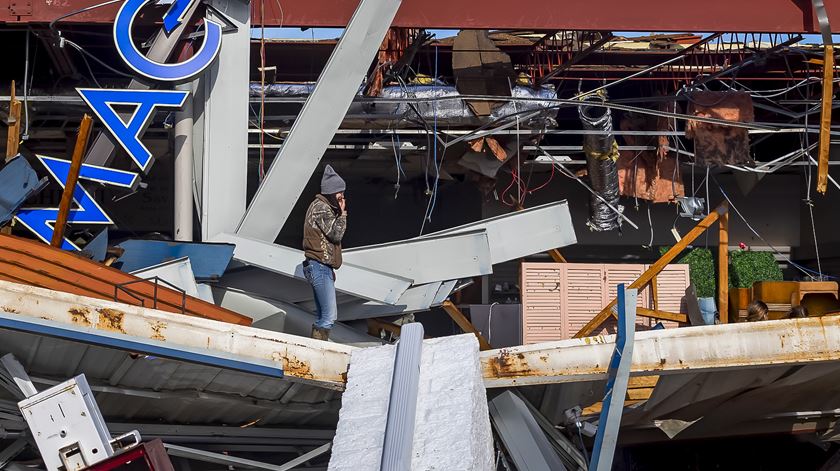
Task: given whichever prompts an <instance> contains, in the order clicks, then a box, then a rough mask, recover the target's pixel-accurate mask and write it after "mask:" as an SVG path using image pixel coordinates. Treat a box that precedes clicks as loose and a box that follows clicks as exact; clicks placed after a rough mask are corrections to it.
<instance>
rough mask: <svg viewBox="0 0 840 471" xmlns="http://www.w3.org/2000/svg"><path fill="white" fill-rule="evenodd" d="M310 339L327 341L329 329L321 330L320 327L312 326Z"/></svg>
mask: <svg viewBox="0 0 840 471" xmlns="http://www.w3.org/2000/svg"><path fill="white" fill-rule="evenodd" d="M312 338H313V339H315V340H325V341H326V340H329V339H330V329H322V328H320V327H316V326H315V325H313V326H312Z"/></svg>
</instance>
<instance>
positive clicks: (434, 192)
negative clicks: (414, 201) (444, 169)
mask: <svg viewBox="0 0 840 471" xmlns="http://www.w3.org/2000/svg"><path fill="white" fill-rule="evenodd" d="M438 49H439V48H438V47H437V46H435V69H434V70H435V72H434V73H435V78H434V83H435V91H437V78H438ZM437 103H438V102H437V101H435V102H434V106H433V113H434V123H433V132H434V136H435V139H436V140H437V135H438V107H437ZM437 148H438V146H437V142H435V143H434V145H433V146H432V156H433V158H434V161H433V165H434V169H435V180H434V184H433V185H432V190H431V193H432V194H431V195H430V198H429V203H428V204H427V205H426V213H425V214H424V215H423V223H422V224H421V225H420V235H423V230H424V229H425V228H426V222H431V221H432V213H433V212H434V211H435V204H436V203H437V194H438V183H440V167H441V166H442V165H443V158H444V156H445V155H446V148H447V146H444V147H443V154H442V155H441V159H440V164H438V158H437ZM428 173H429V170H428V166H427V167H426V175H427V177H426V178H427V179H428ZM426 188H427V191H428V181H427V183H426Z"/></svg>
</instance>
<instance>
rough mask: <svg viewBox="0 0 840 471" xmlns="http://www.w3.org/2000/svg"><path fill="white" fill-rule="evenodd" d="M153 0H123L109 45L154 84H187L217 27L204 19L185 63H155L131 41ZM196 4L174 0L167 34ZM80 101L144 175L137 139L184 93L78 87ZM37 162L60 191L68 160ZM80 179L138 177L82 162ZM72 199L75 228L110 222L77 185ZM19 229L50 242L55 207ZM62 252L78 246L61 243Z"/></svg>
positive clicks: (210, 54) (218, 33) (217, 36)
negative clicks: (126, 111) (127, 111)
mask: <svg viewBox="0 0 840 471" xmlns="http://www.w3.org/2000/svg"><path fill="white" fill-rule="evenodd" d="M153 1H156V0H126V1H125V3H123V5H122V7H121V8H120V10H119V12H118V13H117V17H116V19H115V21H114V44H115V46H116V48H117V52H119V54H120V57H122V59H123V60H124V61H125V63H126V64H127V65H128V66H129V67H131V69H132V70H134V71H135V72H137V73H138V74H140V75H142V76H144V77H146V78H149V79H153V80H158V81H162V82H177V81H186V80H188V79H190V78H192V77H195V76H196V75H198V74H199V73H201V72H202V71H204V70H205V69H206V68H207V67H208V66H209V65H210V64H212V63H213V61H215V60H216V57H218V55H219V50H220V49H221V45H222V25H221V24H220V23H218V22H216V21H213V20H210V19H207V18H205V19H204V32H205V34H204V41H203V42H202V44H201V48H200V49H199V50H198V52H196V53H195V54H194V55H193V56H192V57H191V58H190V59H187V60H185V61H183V62H177V63H172V64H167V63H162V62H157V61H153V60H151V59H149V58H148V57H146V56H145V55H143V54H142V53H141V52H140V51H139V50H138V49H137V47H136V46H135V45H134V42H133V41H132V38H131V29H132V25H133V24H134V20H135V18H136V16H137V14H138V13H139V11H140V9H142V8H143V7H144V6H145V5H146V4H148V3H149V2H153ZM198 1H200V0H174V2H173V3H172V6H171V7H170V8H169V10H167V12H166V14H165V15H164V17H163V28H164V32H165V33H166V34H172V33H173V32H174V31H175V29H176V28H177V27H178V26H179V25H180V24H181V23H182V22H183V21H185V20H186V18H185V16H186V14H187V11H189V10H190V9H191V8H192V7H193V6H194V3H195V2H198ZM77 91H78V92H79V94H80V95H81V96H82V99H84V100H85V102H86V103H87V104H88V106H90V108H91V110H93V113H94V114H95V115H96V117H97V118H99V120H100V121H101V122H102V124H103V125H105V127H106V128H107V129H108V131H109V132H110V133H111V135H112V136H113V137H114V138H115V139H116V140H117V142H118V143H119V144H120V146H121V147H122V148H123V149H125V151H126V152H127V153H128V155H129V156H130V157H131V159H132V160H133V161H134V163H135V164H136V165H137V166H138V167H139V168H140V170H141V171H142V172H143V173H145V172H146V171H147V170H148V169H149V165H150V164H151V161H152V153H151V152H149V149H148V148H146V146H145V145H143V142H142V141H141V140H140V138H141V137H142V135H143V133H144V132H145V131H146V128H147V127H148V125H149V122H150V121H151V118H152V116H153V115H154V113H155V111H156V110H157V109H158V108H165V109H178V108H180V107H181V106H183V104H184V101H185V100H186V98H187V96H188V95H189V92H186V91H173V90H112V89H90V88H80V89H77ZM115 106H129V107H132V108H133V109H134V111H133V112H132V114H131V116H130V117H129V118H128V119H127V120H124V119H122V118H121V117H120V116H119V114H117V111H116V110H115V109H114V107H115ZM37 157H38V160H40V162H41V164H42V165H44V167H45V168H46V169H47V171H48V172H49V173H50V175H51V176H52V178H53V179H54V180H55V181H57V182H58V183H59V184H60V185H61V187H62V188H64V187H65V186H66V185H67V175H68V173H69V171H70V161H68V160H63V159H57V158H54V157H47V156H44V155H38V156H37ZM79 178H80V179H81V180H88V181H93V182H98V183H102V184H104V185H110V186H116V187H122V188H133V187H134V186H135V184H136V182H137V179H138V178H139V174H138V173H135V172H127V171H124V170H116V169H110V168H106V167H99V166H95V165H87V164H83V165H82V167H81V170H80V172H79ZM73 201H74V202H75V203H76V208H71V209H70V214H69V216H68V219H67V222H69V223H77V224H113V222H112V221H111V218H110V217H108V215H107V214H105V211H103V210H102V207H100V206H99V204H98V203H97V202H96V201H95V200H94V199H93V197H92V196H91V195H90V193H88V192H87V190H85V189H84V187H82V186H81V185H77V186H76V188H74V189H73ZM16 219H17V221H18V222H20V224H21V225H23V226H25V227H26V228H28V229H29V230H31V231H32V232H34V233H35V235H36V236H37V237H38V238H39V239H41V240H43V241H44V242H47V243H49V242H50V240H51V239H52V235H53V231H54V230H53V225H54V223H55V221H56V219H58V208H26V209H22V210H21V211H19V212H18V214H17V215H16ZM61 247H62V248H63V249H65V250H79V248H78V247H77V246H76V245H75V244H73V243H72V242H70V241H69V240H67V239H65V240H64V241H63V242H62V246H61Z"/></svg>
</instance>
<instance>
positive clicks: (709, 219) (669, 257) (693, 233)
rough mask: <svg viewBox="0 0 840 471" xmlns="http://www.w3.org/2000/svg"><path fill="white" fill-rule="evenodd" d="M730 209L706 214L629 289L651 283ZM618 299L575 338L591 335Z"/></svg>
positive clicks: (719, 209) (722, 208)
mask: <svg viewBox="0 0 840 471" xmlns="http://www.w3.org/2000/svg"><path fill="white" fill-rule="evenodd" d="M727 211H729V208H728V206H727V205H725V204H721V205H719V206H718V207H717V208H715V210H714V211H712V213H711V214H709V215H708V216H706V217H705V218H704V219H703V220H702V221H700V222H699V223H697V225H696V226H694V228H693V229H691V230H690V231H689V232H688V234H686V235H685V236H684V237H683V238H682V239H681V240H680V241H679V242H677V243H676V244H674V246H673V247H671V249H670V250H668V251H667V252H665V254H664V255H662V257H660V258H659V260H657V261H656V262H655V263H654V264H653V265H651V266H650V268H648V269H647V270H645V272H644V273H642V275H641V276H639V278H637V279H636V281H634V282H632V283H630V285H628V286H627V288H628V289H639V288H642V287H643V286H645V285H646V284H648V283H650V281H651V280H652V279H653V277H654V276H656V275H658V274H659V272H661V271H662V270H663V269H664V268H665V267H666V266H668V264H669V263H671V262H672V261H673V260H674V259H675V258H677V256H678V255H679V254H680V253H682V251H683V250H685V248H686V247H688V245H689V244H691V243H692V242H694V240H695V239H697V238H698V237H699V236H700V234H702V233H704V232H706V229H708V228H710V227H711V226H712V224H714V223H715V222H717V220H718V218H720V216H721V215H723V214H726V212H727ZM615 304H616V299H615V298H613V300H612V301H610V303H609V304H607V306H606V307H604V309H602V310H601V312H599V313H598V315H596V316H595V317H593V318H592V320H591V321H589V322H588V323H587V324H586V325H585V326H583V328H582V329H580V331H578V333H576V334H575V335H574V338H580V337H586V336H588V335H590V334H591V333H592V332H594V331H595V329H597V328H598V327H599V326H600V325H601V324H602V323H603V322H604V321H605V320H607V319H608V318H609V317H610V316H611V315H613V309H614V308H615Z"/></svg>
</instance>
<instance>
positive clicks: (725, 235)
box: [718, 213, 729, 324]
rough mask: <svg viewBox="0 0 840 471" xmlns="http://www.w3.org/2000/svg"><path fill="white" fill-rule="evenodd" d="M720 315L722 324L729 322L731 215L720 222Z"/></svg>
mask: <svg viewBox="0 0 840 471" xmlns="http://www.w3.org/2000/svg"><path fill="white" fill-rule="evenodd" d="M718 313H719V314H718V315H719V316H720V322H721V324H726V323H727V322H729V213H724V214H721V216H720V221H718Z"/></svg>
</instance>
